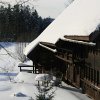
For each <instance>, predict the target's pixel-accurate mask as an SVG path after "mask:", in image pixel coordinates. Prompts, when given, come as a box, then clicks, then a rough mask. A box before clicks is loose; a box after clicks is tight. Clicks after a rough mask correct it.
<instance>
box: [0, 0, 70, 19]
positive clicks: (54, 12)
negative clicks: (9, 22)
mask: <svg viewBox="0 0 100 100" xmlns="http://www.w3.org/2000/svg"><path fill="white" fill-rule="evenodd" d="M1 1H7V2H10V3H11V4H14V3H15V1H19V0H1ZM70 1H72V0H35V1H34V0H30V2H29V3H28V5H30V6H31V7H32V6H33V5H34V8H35V9H36V10H37V11H38V13H39V15H40V16H42V17H44V18H45V17H52V18H56V17H57V16H58V15H59V14H60V13H61V12H62V11H63V10H64V9H65V8H66V5H67V3H69V2H70Z"/></svg>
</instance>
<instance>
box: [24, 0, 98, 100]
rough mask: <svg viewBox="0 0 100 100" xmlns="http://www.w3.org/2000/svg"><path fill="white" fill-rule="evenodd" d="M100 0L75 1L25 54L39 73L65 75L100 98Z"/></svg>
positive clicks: (71, 81) (77, 85)
mask: <svg viewBox="0 0 100 100" xmlns="http://www.w3.org/2000/svg"><path fill="white" fill-rule="evenodd" d="M99 24H100V0H92V1H91V0H75V1H73V2H72V4H71V5H70V6H69V7H68V8H66V9H65V11H64V12H63V13H62V14H61V15H60V16H58V17H57V18H56V19H55V20H54V21H53V22H52V23H51V24H50V25H49V26H48V27H47V28H46V30H44V31H43V33H41V35H40V36H39V37H38V38H36V39H35V40H34V41H32V42H31V43H30V44H29V45H28V46H27V47H26V49H25V52H24V54H25V55H26V56H27V57H28V58H29V59H31V60H32V61H33V66H34V69H35V71H34V72H36V69H38V71H39V73H48V72H52V73H55V72H61V73H62V74H63V80H64V81H66V82H68V83H70V84H72V85H73V86H75V87H77V88H82V91H83V93H87V94H88V95H89V96H91V97H92V98H94V99H95V100H99V99H100V30H99Z"/></svg>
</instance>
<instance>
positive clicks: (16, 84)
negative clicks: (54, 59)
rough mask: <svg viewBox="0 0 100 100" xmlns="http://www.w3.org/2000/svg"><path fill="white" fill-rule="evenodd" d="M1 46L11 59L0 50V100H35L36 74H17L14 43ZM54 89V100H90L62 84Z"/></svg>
mask: <svg viewBox="0 0 100 100" xmlns="http://www.w3.org/2000/svg"><path fill="white" fill-rule="evenodd" d="M1 44H2V45H3V46H4V47H5V48H6V50H8V51H9V53H12V54H11V56H12V57H11V56H9V54H7V52H6V51H5V50H4V49H2V48H0V100H35V97H36V94H37V92H38V91H37V87H36V85H37V81H36V80H35V78H36V76H37V74H32V73H26V72H19V68H18V67H17V65H18V63H19V62H20V61H19V60H18V59H17V54H16V50H15V49H16V43H0V45H1ZM7 72H9V73H7ZM10 80H11V81H10ZM54 89H56V92H55V97H54V100H69V99H70V100H91V99H90V98H89V97H87V96H86V95H85V94H82V93H81V91H80V90H78V89H76V88H74V87H71V86H70V85H67V84H65V83H64V82H63V83H62V87H54ZM32 98H33V99H32Z"/></svg>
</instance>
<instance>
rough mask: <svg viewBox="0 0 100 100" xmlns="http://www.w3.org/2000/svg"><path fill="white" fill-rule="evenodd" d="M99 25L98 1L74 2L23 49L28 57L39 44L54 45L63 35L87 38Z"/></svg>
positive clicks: (81, 0) (99, 1)
mask: <svg viewBox="0 0 100 100" xmlns="http://www.w3.org/2000/svg"><path fill="white" fill-rule="evenodd" d="M99 24H100V0H74V1H73V2H72V3H71V4H70V5H69V6H68V7H67V8H66V9H65V10H64V11H63V12H62V14H60V15H59V16H58V17H57V18H56V19H55V20H54V21H53V22H52V23H51V24H50V25H49V26H48V27H47V28H46V29H45V30H44V31H43V32H42V33H41V35H40V36H39V37H38V38H36V39H35V40H34V41H32V42H31V43H30V44H29V45H28V46H27V47H26V49H25V51H24V54H25V55H28V54H29V53H30V52H31V51H32V50H33V49H34V48H35V47H36V46H37V44H38V43H39V42H41V41H42V42H50V43H53V44H55V43H56V42H57V40H58V39H59V38H61V37H64V35H68V36H70V35H73V36H89V35H90V34H91V33H92V32H93V31H95V30H96V29H97V27H98V25H99Z"/></svg>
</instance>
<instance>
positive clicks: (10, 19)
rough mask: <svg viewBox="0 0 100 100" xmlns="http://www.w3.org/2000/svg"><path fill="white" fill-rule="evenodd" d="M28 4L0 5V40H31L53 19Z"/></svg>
mask: <svg viewBox="0 0 100 100" xmlns="http://www.w3.org/2000/svg"><path fill="white" fill-rule="evenodd" d="M53 20H54V19H53V18H50V17H47V18H42V17H41V16H39V15H38V12H37V11H36V10H35V9H34V7H33V8H32V9H31V8H30V7H29V6H28V5H27V6H25V5H24V6H23V5H19V4H16V5H14V6H11V5H10V4H8V6H3V5H1V6H0V41H1V42H31V41H32V40H34V39H35V38H36V37H37V36H38V35H39V34H41V32H42V31H43V30H44V29H45V28H46V27H47V26H48V25H49V24H50V23H51V22H52V21H53Z"/></svg>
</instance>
